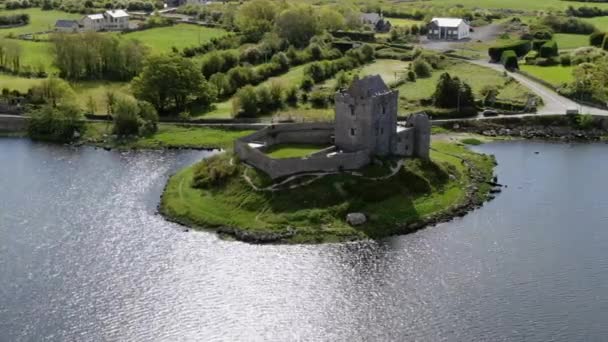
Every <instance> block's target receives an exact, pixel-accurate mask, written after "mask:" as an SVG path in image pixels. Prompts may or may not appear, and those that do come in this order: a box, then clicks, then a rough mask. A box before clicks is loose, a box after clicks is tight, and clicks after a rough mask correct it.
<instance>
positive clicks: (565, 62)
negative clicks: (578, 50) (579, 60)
mask: <svg viewBox="0 0 608 342" xmlns="http://www.w3.org/2000/svg"><path fill="white" fill-rule="evenodd" d="M559 63H560V64H561V65H562V66H570V65H572V59H571V58H570V55H568V54H566V55H561V56H560V58H559Z"/></svg>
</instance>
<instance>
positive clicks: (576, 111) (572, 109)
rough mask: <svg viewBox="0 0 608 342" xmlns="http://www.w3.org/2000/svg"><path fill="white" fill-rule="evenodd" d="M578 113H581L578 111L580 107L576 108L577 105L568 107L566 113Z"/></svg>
mask: <svg viewBox="0 0 608 342" xmlns="http://www.w3.org/2000/svg"><path fill="white" fill-rule="evenodd" d="M577 114H579V112H578V108H576V107H568V108H567V109H566V115H577Z"/></svg>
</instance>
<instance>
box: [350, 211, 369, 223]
mask: <svg viewBox="0 0 608 342" xmlns="http://www.w3.org/2000/svg"><path fill="white" fill-rule="evenodd" d="M346 222H347V223H348V224H350V225H351V226H360V225H362V224H364V223H365V222H367V218H366V217H365V214H363V213H349V214H348V215H346Z"/></svg>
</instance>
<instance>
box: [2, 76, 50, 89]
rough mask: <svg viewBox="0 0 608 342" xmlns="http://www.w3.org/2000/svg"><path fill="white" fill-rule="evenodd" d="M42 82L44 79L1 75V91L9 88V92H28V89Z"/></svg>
mask: <svg viewBox="0 0 608 342" xmlns="http://www.w3.org/2000/svg"><path fill="white" fill-rule="evenodd" d="M41 81H42V79H39V78H25V77H19V76H12V75H7V74H0V89H3V88H8V89H9V90H18V91H20V92H27V90H28V89H30V88H31V87H33V86H35V85H37V84H39V83H40V82H41Z"/></svg>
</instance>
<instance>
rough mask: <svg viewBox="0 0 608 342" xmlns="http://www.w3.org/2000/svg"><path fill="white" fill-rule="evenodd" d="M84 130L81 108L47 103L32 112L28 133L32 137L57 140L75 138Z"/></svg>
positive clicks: (64, 140)
mask: <svg viewBox="0 0 608 342" xmlns="http://www.w3.org/2000/svg"><path fill="white" fill-rule="evenodd" d="M84 130H85V125H84V120H82V113H81V111H80V108H79V107H78V106H75V105H71V104H65V105H60V106H56V107H54V106H52V105H45V106H43V107H42V108H40V109H39V110H36V111H34V112H33V113H32V115H31V116H30V120H29V124H28V134H29V136H30V137H31V138H32V139H40V140H50V141H56V142H69V141H72V140H75V139H76V138H77V136H78V134H80V135H82V133H83V132H84ZM77 133H78V134H77Z"/></svg>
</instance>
